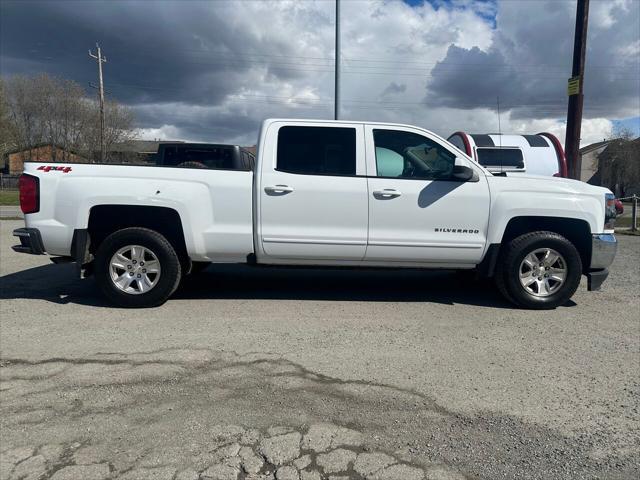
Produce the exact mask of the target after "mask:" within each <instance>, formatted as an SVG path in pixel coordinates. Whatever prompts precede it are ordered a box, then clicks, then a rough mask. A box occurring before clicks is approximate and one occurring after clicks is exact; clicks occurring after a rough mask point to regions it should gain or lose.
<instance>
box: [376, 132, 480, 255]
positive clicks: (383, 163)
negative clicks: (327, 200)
mask: <svg viewBox="0 0 640 480" xmlns="http://www.w3.org/2000/svg"><path fill="white" fill-rule="evenodd" d="M365 131H366V145H367V162H368V163H367V165H368V168H369V171H370V172H372V173H371V174H370V175H369V179H368V181H369V240H368V247H367V254H366V258H365V260H366V261H370V262H405V263H407V262H409V263H411V262H420V263H426V264H433V265H435V266H437V265H444V264H476V263H478V262H479V261H480V260H481V257H482V253H483V249H484V246H485V243H486V238H487V227H488V220H489V200H490V199H489V188H488V185H487V180H486V177H485V175H484V172H482V170H480V169H478V168H477V167H475V166H473V162H471V161H469V160H468V159H466V158H464V157H459V153H457V152H456V151H455V150H454V149H451V148H450V147H449V146H447V145H445V144H444V143H445V142H442V141H440V140H439V139H438V138H437V137H435V136H432V135H430V134H427V133H426V132H424V131H422V130H420V129H415V128H411V127H399V126H398V127H395V126H394V127H391V126H389V127H387V126H383V125H381V126H378V125H367V126H366V127H365ZM455 165H465V166H468V167H471V168H473V169H475V171H476V175H475V177H474V179H473V180H472V181H459V180H456V179H455V178H454V177H453V173H454V166H455Z"/></svg>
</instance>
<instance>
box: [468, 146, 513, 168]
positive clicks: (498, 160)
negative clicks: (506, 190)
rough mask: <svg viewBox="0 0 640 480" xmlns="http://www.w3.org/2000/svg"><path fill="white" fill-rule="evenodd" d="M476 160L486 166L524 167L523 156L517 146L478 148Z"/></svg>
mask: <svg viewBox="0 0 640 480" xmlns="http://www.w3.org/2000/svg"><path fill="white" fill-rule="evenodd" d="M476 152H477V154H478V162H480V165H482V166H483V167H486V168H491V167H500V168H505V167H506V168H524V157H523V156H522V150H520V149H519V148H478V149H476Z"/></svg>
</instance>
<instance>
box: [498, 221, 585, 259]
mask: <svg viewBox="0 0 640 480" xmlns="http://www.w3.org/2000/svg"><path fill="white" fill-rule="evenodd" d="M536 231H547V232H554V233H557V234H559V235H562V236H563V237H565V238H566V239H567V240H569V241H570V242H571V243H572V244H573V245H574V246H575V247H576V249H577V250H578V253H579V254H580V260H581V261H582V266H583V271H586V269H587V268H588V267H589V265H590V263H591V227H590V225H589V222H587V221H586V220H581V219H577V218H566V217H538V216H520V217H514V218H512V219H510V220H509V222H508V223H507V225H506V227H505V230H504V232H503V234H502V239H501V241H500V245H502V246H504V245H506V244H507V243H508V242H510V241H511V240H513V239H514V238H517V237H519V236H520V235H523V234H525V233H529V232H536Z"/></svg>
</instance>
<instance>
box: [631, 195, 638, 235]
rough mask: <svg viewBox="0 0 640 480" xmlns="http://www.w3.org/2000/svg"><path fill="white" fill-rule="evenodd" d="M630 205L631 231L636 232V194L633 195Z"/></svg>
mask: <svg viewBox="0 0 640 480" xmlns="http://www.w3.org/2000/svg"><path fill="white" fill-rule="evenodd" d="M632 202H633V203H632V204H631V231H632V232H637V231H638V196H637V195H636V194H634V195H633V200H632Z"/></svg>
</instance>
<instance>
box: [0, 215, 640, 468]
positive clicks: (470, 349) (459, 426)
mask: <svg viewBox="0 0 640 480" xmlns="http://www.w3.org/2000/svg"><path fill="white" fill-rule="evenodd" d="M19 225H20V222H4V221H3V222H2V236H1V245H0V273H1V275H2V277H1V278H0V288H1V291H0V308H1V314H2V318H1V323H0V348H1V356H0V400H1V401H0V479H5V478H6V479H40V478H53V479H55V480H61V479H62V480H64V479H83V480H84V479H115V478H122V479H137V478H139V479H145V480H146V479H167V480H173V479H175V480H186V479H192V480H196V479H203V480H204V479H227V478H228V479H233V480H240V479H244V480H251V479H258V478H263V479H276V480H283V479H284V480H287V479H295V480H317V479H332V480H337V479H342V480H346V479H349V480H362V479H381V480H382V479H398V480H411V479H414V478H415V479H424V480H446V479H449V480H460V479H468V480H470V479H490V480H493V479H502V478H504V479H512V478H540V479H555V478H557V479H566V478H606V479H628V478H629V479H630V478H637V477H638V474H639V473H640V467H639V465H640V464H639V461H638V458H640V448H639V447H638V445H640V419H639V415H638V406H639V405H638V401H639V400H638V399H639V398H640V378H639V375H640V374H639V371H640V368H639V367H640V356H639V348H640V317H639V315H638V310H639V309H638V307H639V296H638V293H639V290H640V289H639V288H638V287H639V286H640V272H639V271H638V261H639V260H640V239H639V238H634V237H620V240H621V244H620V253H619V255H618V258H617V259H616V263H615V264H614V268H613V269H612V274H611V277H610V278H609V280H608V281H607V283H605V286H604V289H603V291H602V292H599V293H588V292H586V289H585V288H584V285H583V286H582V287H581V290H580V291H579V292H578V294H576V296H575V297H574V302H572V303H571V304H569V305H568V306H566V307H562V308H559V309H557V310H555V311H552V312H530V311H524V310H517V309H512V308H510V307H509V306H508V305H506V304H505V303H504V302H503V301H502V300H501V299H500V297H499V296H498V294H497V293H495V291H494V290H493V289H492V288H491V287H490V286H488V285H483V284H476V283H472V282H467V281H465V280H463V279H460V278H459V277H458V276H456V275H453V274H450V273H439V272H426V273H425V272H416V271H406V272H379V271H340V270H337V271H311V270H275V269H250V268H244V267H217V268H212V269H209V270H208V271H207V272H205V273H204V274H203V275H202V276H200V277H197V278H193V279H191V280H189V281H188V282H187V284H186V285H185V286H184V287H183V289H182V290H181V291H180V292H178V294H177V296H176V298H175V299H173V300H170V301H169V302H168V303H167V304H166V305H164V306H162V307H160V308H156V309H151V310H136V311H130V310H120V309H112V308H110V307H108V306H106V305H105V304H104V302H103V301H102V299H101V298H100V296H99V295H98V294H97V293H96V291H95V290H94V285H93V282H92V280H88V281H79V280H77V279H76V278H75V277H74V272H73V270H74V269H73V266H71V265H51V264H48V260H47V258H46V257H34V256H26V255H17V254H14V253H12V252H11V251H10V245H11V244H12V240H11V238H10V231H11V230H12V229H13V228H17V227H18V226H19Z"/></svg>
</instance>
